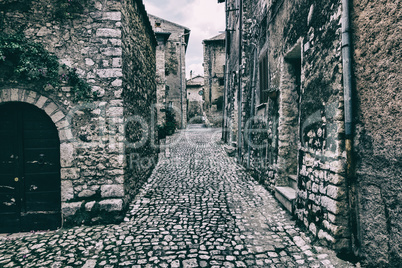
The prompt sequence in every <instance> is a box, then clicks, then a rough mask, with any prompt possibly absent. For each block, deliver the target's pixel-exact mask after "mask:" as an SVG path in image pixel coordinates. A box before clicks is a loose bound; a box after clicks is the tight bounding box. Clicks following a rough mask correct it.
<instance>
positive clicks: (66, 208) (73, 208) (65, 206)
mask: <svg viewBox="0 0 402 268" xmlns="http://www.w3.org/2000/svg"><path fill="white" fill-rule="evenodd" d="M81 206H82V202H73V203H62V205H61V210H62V213H63V215H64V217H69V216H74V215H75V213H77V211H78V210H80V209H81Z"/></svg>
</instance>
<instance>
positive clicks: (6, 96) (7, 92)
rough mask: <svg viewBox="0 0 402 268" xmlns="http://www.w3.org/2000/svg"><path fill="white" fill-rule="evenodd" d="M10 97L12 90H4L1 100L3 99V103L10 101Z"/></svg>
mask: <svg viewBox="0 0 402 268" xmlns="http://www.w3.org/2000/svg"><path fill="white" fill-rule="evenodd" d="M10 95H11V94H10V89H3V90H2V92H1V98H2V100H3V102H7V101H10V98H11V96H10Z"/></svg>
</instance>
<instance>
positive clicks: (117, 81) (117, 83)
mask: <svg viewBox="0 0 402 268" xmlns="http://www.w3.org/2000/svg"><path fill="white" fill-rule="evenodd" d="M121 85H123V80H121V79H116V80H114V81H113V82H112V86H114V87H120V86H121Z"/></svg>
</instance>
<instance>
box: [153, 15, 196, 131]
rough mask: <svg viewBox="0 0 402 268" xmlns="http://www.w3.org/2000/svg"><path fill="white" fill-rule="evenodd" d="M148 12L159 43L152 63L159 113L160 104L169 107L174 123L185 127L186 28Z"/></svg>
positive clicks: (159, 117)
mask: <svg viewBox="0 0 402 268" xmlns="http://www.w3.org/2000/svg"><path fill="white" fill-rule="evenodd" d="M148 16H149V20H150V22H151V25H152V28H153V29H154V31H155V34H156V36H157V39H158V44H159V45H160V47H159V48H158V49H157V63H156V64H157V66H158V67H157V74H158V77H157V80H158V81H157V83H158V93H157V95H158V106H159V107H158V111H159V113H161V112H162V113H163V106H165V107H167V108H170V109H173V110H174V111H175V119H176V122H177V127H178V128H185V127H186V124H187V104H186V97H187V94H186V61H185V58H186V50H187V45H188V40H189V38H190V29H188V28H186V27H184V26H181V25H178V24H176V23H174V22H170V21H168V20H165V19H162V18H159V17H156V16H154V15H150V14H149V15H148ZM163 56H164V59H163ZM163 61H164V63H163ZM163 65H164V70H163ZM161 109H162V111H161ZM162 117H163V115H159V116H158V119H160V120H162V119H161V118H162Z"/></svg>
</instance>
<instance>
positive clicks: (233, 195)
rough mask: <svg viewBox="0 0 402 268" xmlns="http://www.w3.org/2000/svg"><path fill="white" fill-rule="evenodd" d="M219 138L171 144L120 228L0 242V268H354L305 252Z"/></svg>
mask: <svg viewBox="0 0 402 268" xmlns="http://www.w3.org/2000/svg"><path fill="white" fill-rule="evenodd" d="M179 136H181V138H180V140H178V137H179ZM220 136H221V134H220V130H218V129H207V128H200V127H198V126H190V128H189V129H187V130H186V131H182V132H179V133H178V134H175V135H174V136H172V137H169V140H168V141H167V143H174V140H177V143H175V144H174V145H172V146H171V147H170V148H168V149H166V150H164V151H162V152H161V153H160V158H159V163H158V165H157V167H156V168H155V170H154V172H153V174H152V176H151V178H150V179H149V181H148V182H147V183H146V184H145V185H144V187H143V188H142V189H141V191H140V193H139V195H138V196H137V197H136V198H135V200H134V201H133V202H132V204H131V205H130V209H129V211H128V213H127V216H126V218H125V221H124V222H123V223H121V224H119V225H107V226H92V227H88V226H82V227H76V228H71V229H60V230H58V231H50V232H42V233H25V234H13V235H1V236H0V267H85V268H90V267H353V266H352V265H351V264H349V263H346V262H344V261H342V260H340V259H338V258H337V257H336V256H335V253H334V252H332V251H330V250H327V249H325V248H322V247H319V246H315V245H312V244H311V241H310V239H309V238H308V237H307V236H306V234H305V233H304V232H302V231H301V230H300V229H299V228H297V227H296V223H295V221H293V220H292V219H291V217H290V215H289V214H288V213H287V212H286V211H285V210H284V209H282V208H281V207H280V206H279V205H278V203H277V201H276V200H275V198H274V197H273V196H272V195H271V194H270V193H269V192H267V191H266V190H265V189H264V188H263V187H262V186H260V185H259V184H258V183H256V182H255V181H253V179H252V178H251V177H250V176H249V175H248V174H247V173H246V170H245V169H244V168H243V167H240V166H239V165H237V164H236V163H235V161H234V159H233V158H230V157H228V156H227V155H226V154H225V152H224V150H223V148H222V146H221V145H220V144H219V143H218V140H219V139H220Z"/></svg>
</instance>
